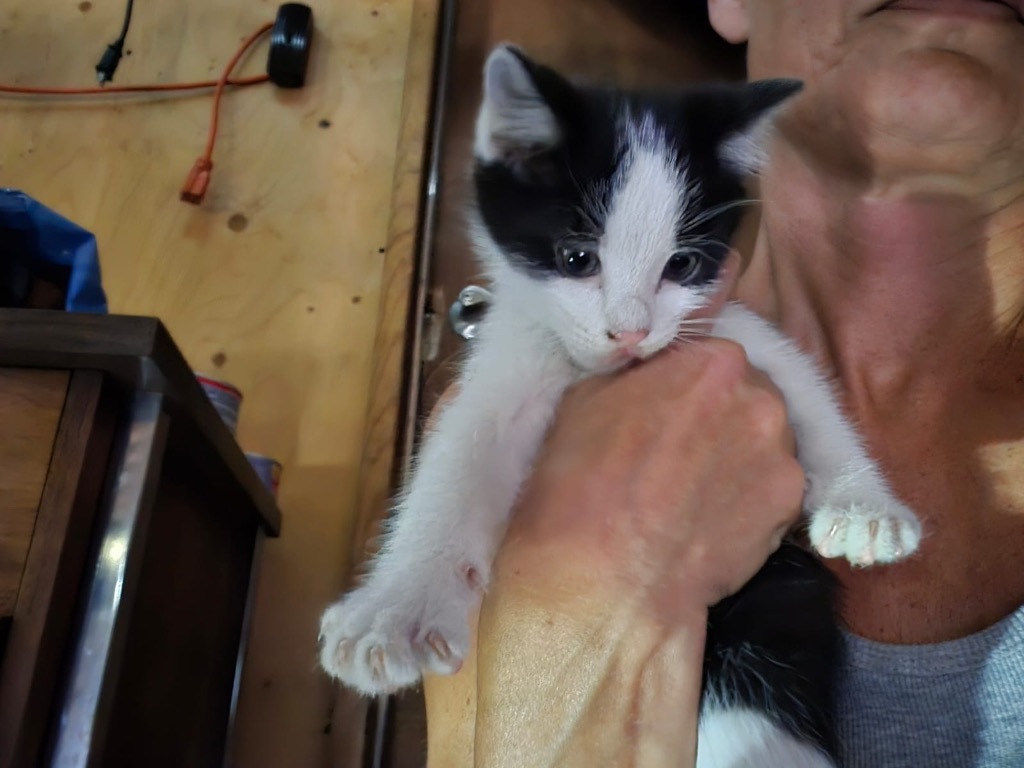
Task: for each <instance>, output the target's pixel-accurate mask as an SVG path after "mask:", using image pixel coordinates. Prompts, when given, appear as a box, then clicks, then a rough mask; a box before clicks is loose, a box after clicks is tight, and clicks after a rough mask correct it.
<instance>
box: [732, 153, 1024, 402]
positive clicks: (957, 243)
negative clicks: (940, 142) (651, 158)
mask: <svg viewBox="0 0 1024 768" xmlns="http://www.w3.org/2000/svg"><path fill="white" fill-rule="evenodd" d="M761 193H762V197H763V199H764V201H765V202H764V205H763V207H762V213H761V219H760V222H759V225H758V229H757V235H756V240H755V243H754V247H753V255H752V257H751V260H750V263H749V266H748V269H747V271H746V273H745V274H744V276H743V280H742V281H741V285H740V298H741V299H743V300H744V301H746V302H747V303H749V304H750V305H752V306H753V307H754V308H755V309H757V310H759V311H761V312H762V313H764V314H766V315H768V316H769V317H770V318H771V319H773V320H774V321H776V322H777V323H778V324H779V325H780V326H781V327H782V329H783V330H784V331H786V332H787V333H789V334H790V335H792V336H794V337H795V338H797V339H798V340H799V341H800V342H801V343H802V344H804V345H805V346H806V347H807V348H808V349H809V350H811V351H812V352H814V353H815V354H816V355H817V356H818V357H819V359H820V360H822V362H824V363H825V364H826V365H830V366H831V367H832V368H833V369H834V371H835V373H837V374H838V375H839V377H840V378H841V379H842V380H843V382H844V388H845V389H846V391H847V394H848V396H849V397H851V398H852V399H853V400H855V401H858V400H862V398H867V399H869V400H875V399H877V398H879V397H881V398H885V397H887V396H888V395H890V394H900V393H903V394H905V393H906V389H907V388H908V387H914V386H915V384H916V383H917V382H928V383H927V385H926V386H928V387H929V388H933V387H934V386H935V383H936V382H937V381H945V382H947V383H953V382H955V381H957V380H960V379H962V377H963V376H964V375H970V376H971V377H973V378H974V379H977V377H978V376H983V377H985V378H986V379H988V380H986V381H983V382H978V381H975V383H976V384H980V385H981V386H983V387H984V388H985V389H989V388H991V387H996V388H998V389H1000V390H1003V391H1005V390H1006V388H1007V387H1014V388H1016V389H1017V391H1019V387H1020V381H1019V378H1020V377H1021V376H1024V184H1022V185H1021V189H1017V190H1015V189H1013V188H1012V186H1007V187H1004V188H1002V189H1001V192H1000V193H999V194H993V195H976V196H969V195H968V194H966V193H961V192H958V191H956V189H955V187H953V185H949V184H944V185H943V186H942V189H941V191H940V190H938V189H936V190H931V191H929V190H924V189H920V188H918V189H910V185H900V186H896V185H890V186H889V187H888V188H887V189H881V188H879V185H877V184H876V185H874V188H871V185H869V184H867V183H864V182H859V183H855V182H849V181H842V180H841V177H840V178H838V179H837V178H836V177H835V176H832V177H830V178H829V177H827V176H826V175H825V174H822V173H819V172H817V171H816V170H815V169H814V168H812V167H811V166H810V165H809V164H808V163H805V162H803V161H802V159H801V158H800V157H799V156H798V155H797V154H796V153H788V154H787V153H786V152H785V151H783V152H782V154H781V156H777V161H776V162H773V166H772V169H771V170H769V171H768V172H766V174H765V175H764V177H763V179H762V181H761Z"/></svg>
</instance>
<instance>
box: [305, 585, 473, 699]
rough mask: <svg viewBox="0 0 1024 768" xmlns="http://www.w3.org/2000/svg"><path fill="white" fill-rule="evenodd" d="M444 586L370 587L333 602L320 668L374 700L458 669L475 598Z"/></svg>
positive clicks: (323, 630) (324, 621)
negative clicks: (428, 676) (424, 675)
mask: <svg viewBox="0 0 1024 768" xmlns="http://www.w3.org/2000/svg"><path fill="white" fill-rule="evenodd" d="M445 581H446V582H447V584H444V583H438V581H437V580H430V579H425V580H422V581H418V582H417V581H415V580H413V579H410V583H409V584H405V583H403V584H395V585H388V586H385V587H381V586H379V585H376V584H373V583H370V584H367V585H365V586H363V587H360V588H359V589H357V590H356V591H354V592H352V593H350V594H349V595H347V596H346V597H345V598H343V599H342V600H340V601H339V602H337V603H335V604H334V605H332V606H331V607H330V608H328V609H327V610H326V611H325V612H324V614H323V616H322V617H321V619H320V665H321V666H322V667H323V668H324V670H325V671H326V672H327V673H328V674H330V675H331V676H332V677H336V678H338V679H339V680H341V681H342V682H343V683H345V684H346V685H348V686H350V687H352V688H355V689H356V690H359V691H361V692H362V693H365V694H369V695H372V696H375V695H378V694H382V693H392V692H394V691H396V690H398V689H400V688H404V687H406V686H409V685H413V684H414V683H416V682H417V681H419V679H420V676H421V673H422V672H424V671H427V672H434V673H436V674H453V673H455V672H457V671H458V670H459V668H460V667H461V666H462V660H463V658H464V657H465V655H466V651H467V648H468V646H469V614H470V611H471V610H472V608H473V605H474V602H475V600H476V593H475V592H474V591H473V589H472V588H471V585H466V584H459V583H457V579H454V578H449V579H446V580H445Z"/></svg>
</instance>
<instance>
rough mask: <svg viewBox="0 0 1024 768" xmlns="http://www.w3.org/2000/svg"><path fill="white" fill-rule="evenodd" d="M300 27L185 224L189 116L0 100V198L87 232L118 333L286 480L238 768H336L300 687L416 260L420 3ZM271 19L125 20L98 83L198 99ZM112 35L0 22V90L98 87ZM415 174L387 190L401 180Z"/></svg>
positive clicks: (350, 11) (241, 716)
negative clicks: (180, 372)
mask: <svg viewBox="0 0 1024 768" xmlns="http://www.w3.org/2000/svg"><path fill="white" fill-rule="evenodd" d="M307 3H308V4H309V5H311V6H312V7H313V10H314V15H315V20H316V30H315V35H314V40H313V50H312V60H311V65H310V72H309V77H308V80H307V87H306V88H304V89H302V90H299V91H287V92H286V91H279V90H276V89H275V88H273V87H272V86H270V85H261V86H256V87H254V88H250V89H247V90H243V91H238V92H231V93H228V94H227V95H226V96H225V99H224V104H223V110H222V115H221V132H220V134H219V138H218V140H217V146H216V151H215V155H214V166H215V167H214V172H213V180H212V184H211V187H210V191H209V194H208V197H207V199H206V201H205V202H204V203H203V205H201V206H199V207H195V206H191V205H187V204H184V203H181V202H180V201H179V200H178V190H179V188H180V186H181V184H182V181H183V180H184V178H185V176H186V174H187V172H188V171H189V169H190V168H191V166H192V163H193V161H194V160H195V158H196V157H197V156H198V155H199V153H200V152H201V151H202V147H203V144H204V142H205V138H206V130H207V123H208V120H209V112H210V106H211V104H210V99H209V98H208V97H207V96H191V97H185V98H182V97H177V98H170V99H167V98H161V99H144V100H138V99H123V98H117V99H106V100H104V101H102V102H85V101H83V100H78V101H75V102H74V103H72V102H70V101H68V100H64V101H57V100H53V99H25V98H21V99H0V186H11V187H17V188H21V189H24V190H25V191H26V192H28V193H30V194H32V195H33V196H35V197H37V198H38V199H39V200H41V201H42V202H44V203H45V204H47V205H49V206H51V207H53V208H55V209H56V210H58V211H59V212H61V213H62V214H63V215H65V216H66V217H68V218H70V219H72V220H73V221H75V222H77V223H79V224H81V225H82V226H84V227H86V228H88V229H89V230H91V231H93V232H95V233H96V235H97V236H98V238H99V243H100V251H101V260H102V265H103V270H104V282H105V286H106V288H107V291H108V294H109V299H110V306H111V309H112V311H114V312H120V313H137V314H146V315H156V316H159V317H160V318H161V319H163V320H164V322H165V323H166V324H167V326H168V328H169V329H170V331H171V333H172V334H173V336H174V338H175V340H176V341H177V343H178V344H179V345H180V346H181V348H182V350H183V352H184V353H185V355H186V357H187V358H188V360H189V362H190V364H191V365H192V366H193V367H194V368H195V369H198V370H203V371H206V372H209V373H212V374H213V375H215V376H218V377H221V378H224V379H227V380H229V381H231V382H233V383H234V384H236V385H237V386H239V387H240V388H241V389H242V390H243V392H244V395H245V402H244V404H243V407H242V414H241V423H240V427H239V440H240V442H241V444H242V445H243V447H244V448H245V449H246V450H252V451H258V452H260V453H265V454H270V455H272V456H275V457H276V458H278V459H279V460H280V461H281V462H282V463H283V465H284V473H283V480H282V484H281V489H280V504H281V508H282V512H283V531H282V537H281V538H280V539H277V540H270V541H268V542H267V545H266V546H265V547H264V549H263V566H262V570H261V573H260V582H259V592H258V595H257V600H256V604H255V609H254V613H253V625H252V636H251V640H250V644H249V655H248V663H247V670H246V676H245V680H244V682H243V686H242V693H241V701H240V706H239V710H238V717H237V728H238V743H237V744H236V749H235V755H236V765H238V766H241V767H242V768H262V767H263V766H266V767H267V768H280V766H322V765H328V764H329V762H330V760H331V759H332V758H331V756H330V755H331V746H332V737H331V734H330V731H331V728H330V727H329V724H330V722H331V711H332V706H333V695H334V694H333V688H332V686H331V685H330V683H329V681H328V680H327V679H326V678H325V677H324V676H323V675H322V674H320V673H319V672H318V671H317V669H316V665H315V646H316V634H317V619H318V616H319V613H320V611H321V610H322V609H323V608H324V607H325V606H326V605H327V604H328V603H329V602H330V601H331V600H332V599H334V598H335V597H336V596H337V594H338V592H339V590H340V588H341V585H342V583H343V582H344V581H345V579H346V577H347V574H348V572H349V569H350V553H351V552H352V551H353V549H356V547H354V546H353V544H352V541H351V538H350V537H351V534H352V531H353V528H354V526H353V521H354V520H355V517H356V510H357V501H356V500H357V495H358V486H359V479H360V476H361V472H362V471H363V469H362V468H361V467H362V453H363V446H364V436H365V431H366V429H365V428H366V412H367V404H368V398H369V396H370V393H371V387H373V388H374V389H375V390H376V389H381V390H393V389H394V387H395V386H396V385H393V384H392V382H390V381H389V379H388V377H391V376H394V375H397V373H396V371H395V370H394V368H393V367H385V368H383V369H380V371H379V372H378V373H371V366H372V360H373V350H374V345H375V340H376V337H377V323H378V317H379V315H380V310H381V301H382V291H385V290H387V289H386V288H385V285H386V284H391V280H392V278H390V277H388V275H389V274H392V273H394V272H395V270H399V271H400V270H401V269H403V267H402V264H401V259H404V258H408V257H409V255H410V254H408V253H406V252H405V251H402V252H401V256H399V257H393V256H392V254H394V253H397V252H396V251H390V252H389V251H388V240H389V219H390V208H391V204H392V197H393V196H392V187H393V185H394V181H395V179H396V151H397V150H396V148H397V146H398V143H399V135H400V125H401V113H402V103H403V94H404V90H405V79H406V70H407V59H408V47H409V41H410V33H411V30H412V23H413V17H414V7H415V6H417V3H416V2H414V0H345V2H338V1H336V0H307ZM276 9H277V3H276V2H272V1H270V0H251V1H250V2H237V1H236V0H176V1H175V2H161V3H155V2H148V3H136V4H135V14H134V20H133V22H132V27H131V32H130V34H129V37H128V45H127V48H128V49H129V50H131V55H130V56H129V55H126V56H125V58H124V59H123V60H122V62H121V66H120V68H119V69H118V71H117V75H116V80H115V82H116V83H118V84H126V83H139V82H146V81H159V82H170V81H179V80H191V79H199V78H207V77H211V76H215V75H216V74H217V73H218V72H219V70H220V68H221V66H222V65H223V64H224V63H225V62H226V61H227V59H228V58H229V57H230V56H231V55H232V53H233V52H234V50H235V48H236V47H237V45H238V43H239V41H240V40H241V38H243V37H244V36H246V35H248V34H250V33H251V32H252V31H254V30H255V29H256V28H257V27H258V26H259V25H260V24H262V23H263V22H265V21H270V20H273V18H274V15H275V13H276ZM122 12H123V2H122V0H91V1H90V0H83V1H82V2H79V1H78V0H9V1H8V2H5V3H2V4H0V83H2V82H6V83H11V82H16V83H19V84H22V85H25V84H36V85H90V84H93V83H94V82H95V73H94V70H93V67H94V66H95V63H96V61H97V59H98V57H99V55H100V54H101V53H102V51H103V49H104V47H105V46H106V44H107V43H109V42H110V41H111V40H112V39H113V38H114V37H115V36H116V35H117V31H118V29H119V28H120V24H121V14H122ZM265 56H266V48H265V44H263V45H260V46H258V47H257V49H256V50H255V52H254V53H253V55H252V56H250V57H248V58H247V59H246V60H245V61H244V62H243V66H242V68H241V73H242V74H252V73H258V72H260V71H262V68H263V62H264V61H265ZM411 140H412V141H415V137H413V139H411ZM414 155H415V153H414V152H410V154H408V157H409V158H413V157H414ZM410 162H411V161H406V162H405V164H404V165H403V168H404V169H405V170H404V173H406V174H415V172H416V171H415V165H414V163H413V164H412V165H410ZM399 177H401V175H400V176H399ZM410 178H411V177H410ZM404 183H405V185H406V187H407V188H408V189H416V188H417V187H418V184H417V183H416V182H415V181H414V180H412V181H407V182H404ZM407 194H411V193H407ZM408 199H409V201H410V203H409V204H411V200H412V197H409V198H408ZM403 226H404V227H405V228H406V229H408V228H409V227H411V226H412V225H410V224H408V223H407V224H405V225H403ZM395 258H398V260H399V261H398V262H395ZM396 301H397V302H399V303H400V301H401V299H400V298H399V299H397V300H396ZM390 343H391V344H396V343H398V344H400V338H399V339H398V340H396V337H394V336H392V338H391V341H390ZM385 407H390V405H388V406H385ZM377 413H378V416H377V417H376V418H384V419H386V418H388V416H387V414H386V413H385V414H384V415H383V416H381V415H380V413H381V411H380V410H379V409H378V411H377ZM381 434H383V433H381ZM381 439H383V440H384V442H385V443H386V441H387V439H388V438H387V436H386V435H384V437H383V438H381ZM379 450H380V451H382V455H383V454H386V453H387V447H386V445H384V446H383V447H380V448H379ZM381 476H382V475H381ZM376 493H377V494H378V495H379V494H380V493H381V492H380V491H379V490H378V491H377V492H376Z"/></svg>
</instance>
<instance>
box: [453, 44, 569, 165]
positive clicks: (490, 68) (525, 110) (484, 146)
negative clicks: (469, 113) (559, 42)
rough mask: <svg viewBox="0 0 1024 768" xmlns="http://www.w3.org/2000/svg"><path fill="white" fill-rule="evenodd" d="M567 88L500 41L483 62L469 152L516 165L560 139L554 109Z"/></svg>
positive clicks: (562, 105) (545, 69)
mask: <svg viewBox="0 0 1024 768" xmlns="http://www.w3.org/2000/svg"><path fill="white" fill-rule="evenodd" d="M571 92H572V87H571V86H570V85H569V84H568V82H567V81H565V80H564V79H563V78H562V77H561V76H560V75H558V74H556V73H555V72H554V71H553V70H551V69H549V68H548V67H545V66H542V65H539V64H536V63H534V62H533V61H531V60H530V59H529V58H527V57H526V55H525V54H523V52H522V51H521V50H519V49H518V48H516V47H515V46H512V45H507V44H505V45H500V46H498V47H497V48H495V49H494V51H492V52H491V55H490V56H489V57H488V58H487V63H486V65H485V66H484V98H483V104H481V106H480V112H479V114H478V116H477V122H476V137H475V140H474V145H473V149H474V153H475V154H476V158H477V160H480V161H483V162H502V163H506V164H508V165H510V166H513V167H519V166H520V165H522V164H523V163H524V162H525V161H527V160H528V159H529V158H530V157H532V156H534V155H536V154H538V153H542V152H544V151H546V150H550V149H554V148H555V147H556V146H558V144H559V143H560V142H561V141H562V138H563V137H562V126H561V124H560V122H559V116H558V113H559V112H560V111H562V110H563V109H565V108H566V106H567V105H566V104H565V103H564V102H566V101H568V100H569V99H571Z"/></svg>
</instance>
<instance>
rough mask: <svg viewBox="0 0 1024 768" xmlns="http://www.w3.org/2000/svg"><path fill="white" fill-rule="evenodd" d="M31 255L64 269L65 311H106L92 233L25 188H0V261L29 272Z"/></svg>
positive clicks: (98, 260)
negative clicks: (22, 189)
mask: <svg viewBox="0 0 1024 768" xmlns="http://www.w3.org/2000/svg"><path fill="white" fill-rule="evenodd" d="M33 260H42V261H45V262H48V263H49V265H54V266H57V267H63V268H65V269H66V270H67V272H68V278H67V280H68V282H67V300H66V302H65V309H66V310H67V311H68V312H97V313H106V311H107V297H106V294H104V293H103V284H102V282H101V281H100V256H99V249H98V248H97V246H96V237H95V236H94V235H93V234H92V233H91V232H88V231H86V230H84V229H82V228H81V227H80V226H78V225H77V224H74V223H72V222H70V221H68V220H67V219H65V218H64V217H63V216H61V215H60V214H58V213H56V212H54V211H51V210H50V209H49V208H47V207H46V206H45V205H43V204H42V203H40V202H38V201H37V200H34V199H32V198H31V197H29V196H28V195H26V194H25V193H24V192H19V191H18V190H16V189H0V262H3V261H8V262H9V264H8V265H6V266H10V267H14V266H20V267H22V268H24V269H26V271H27V273H28V274H32V273H33V272H34V270H33V269H32V261H33ZM14 261H20V262H21V264H20V265H15V264H13V263H12V262H14ZM0 266H5V265H3V264H2V263H0Z"/></svg>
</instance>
